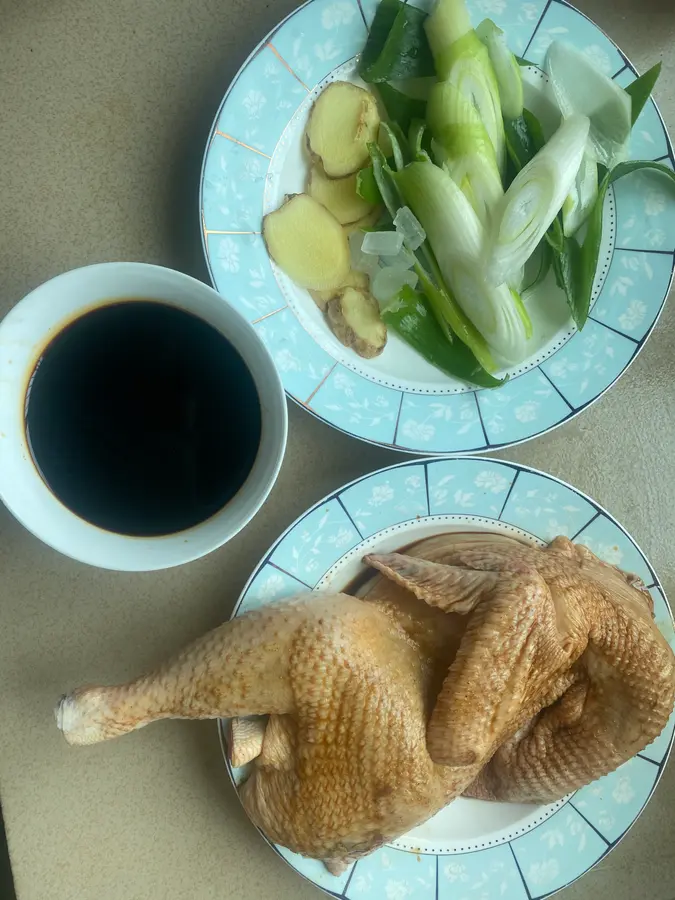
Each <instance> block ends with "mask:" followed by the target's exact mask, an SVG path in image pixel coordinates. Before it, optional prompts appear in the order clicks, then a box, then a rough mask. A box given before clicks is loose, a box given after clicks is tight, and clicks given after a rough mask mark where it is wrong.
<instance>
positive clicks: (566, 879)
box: [220, 457, 675, 900]
mask: <svg viewBox="0 0 675 900" xmlns="http://www.w3.org/2000/svg"><path fill="white" fill-rule="evenodd" d="M467 528H469V529H471V530H490V531H502V532H504V533H506V534H512V535H513V534H515V535H518V536H520V537H521V538H524V539H526V540H530V541H534V542H536V543H539V544H541V543H543V542H546V541H549V540H551V539H552V538H553V537H555V536H556V535H559V534H564V535H567V536H568V537H570V538H572V539H574V540H575V541H576V542H578V543H581V544H585V545H586V546H588V547H590V548H591V549H592V550H593V551H594V552H595V553H596V554H597V555H598V556H600V557H601V558H603V559H605V560H606V561H608V562H611V563H615V564H617V565H620V566H622V567H623V568H625V569H627V570H629V571H631V572H635V573H636V574H638V575H639V576H640V577H641V578H642V579H643V581H644V583H645V584H646V585H648V587H649V591H650V593H651V595H652V597H653V599H654V609H655V616H656V621H657V624H658V626H659V627H660V628H661V630H662V631H663V633H664V634H665V635H666V636H667V638H668V639H669V641H670V644H671V646H674V647H675V631H674V630H673V618H672V614H671V611H670V608H669V606H668V603H667V601H666V598H665V595H664V593H663V589H662V587H661V585H660V583H659V581H658V578H657V576H656V574H655V573H654V570H653V569H652V567H651V566H650V564H649V562H648V560H647V558H646V557H645V555H644V554H643V553H642V551H641V550H640V548H639V547H638V546H637V544H636V543H635V542H634V541H633V540H632V538H631V537H630V536H629V535H628V534H627V533H626V531H624V529H623V528H622V527H621V526H620V525H619V524H618V523H617V522H616V521H615V520H614V519H613V518H612V516H611V515H610V514H609V513H607V512H606V511H605V510H604V509H602V507H600V506H599V505H598V504H597V503H595V502H594V501H593V500H591V499H590V498H589V497H586V496H585V495H584V494H582V493H581V492H580V491H577V490H576V489H575V488H573V487H571V486H570V485H567V484H565V483H564V482H562V481H559V480H558V479H557V478H553V477H552V476H550V475H545V474H544V473H542V472H538V471H536V470H534V469H529V468H527V467H525V466H520V465H517V464H514V463H506V462H500V461H497V460H495V459H488V458H481V457H465V458H451V457H447V458H444V459H427V460H416V461H412V462H405V463H400V464H398V465H395V466H392V467H391V468H387V469H382V470H381V471H379V472H375V473H373V474H371V475H366V476H364V477H363V478H360V479H358V480H357V481H354V482H352V483H351V484H348V485H345V486H344V487H343V488H341V489H339V490H338V491H336V492H335V493H333V494H331V495H329V496H328V497H325V498H324V499H323V500H321V501H320V502H319V503H317V504H316V505H315V506H313V507H312V508H311V509H310V510H308V511H307V512H306V513H305V514H304V515H302V516H301V517H300V518H299V519H298V520H297V521H296V522H294V523H293V524H292V525H291V526H290V527H289V528H288V529H287V531H286V532H285V533H284V534H283V535H282V536H281V537H280V538H279V540H278V541H277V542H276V543H275V544H274V546H273V547H272V548H271V549H270V551H269V552H268V553H267V554H266V556H265V557H264V559H263V560H262V561H261V562H260V564H259V565H258V567H257V568H256V570H255V572H254V573H253V575H252V576H251V579H250V580H249V582H248V584H247V585H246V587H245V588H244V591H243V593H242V596H241V597H240V599H239V602H238V604H237V606H236V607H235V611H234V615H240V614H241V613H243V612H245V611H247V610H250V609H255V608H257V607H260V606H261V605H263V604H266V603H270V602H272V601H273V600H279V599H283V598H285V597H289V596H292V595H294V594H297V593H300V592H302V591H306V590H307V588H311V589H317V590H326V589H330V590H335V591H338V590H341V589H342V588H344V587H345V586H346V585H347V584H348V583H349V582H350V581H351V580H352V578H354V577H355V576H356V574H357V573H358V572H359V571H360V570H361V569H362V563H361V559H362V557H363V555H364V554H365V553H368V552H386V551H388V550H394V549H397V548H399V547H401V546H404V545H406V544H409V543H411V542H413V541H416V540H419V539H421V538H423V537H426V536H429V535H431V534H436V533H440V532H444V531H450V530H453V529H459V530H462V531H466V530H467ZM223 726H224V723H223V722H221V723H220V731H221V740H224V727H223ZM674 728H675V714H674V715H673V716H672V717H671V720H670V722H669V724H668V726H667V727H666V729H665V730H664V732H663V733H662V734H661V736H660V737H659V738H658V739H657V740H656V741H654V743H653V744H651V745H650V746H649V747H647V748H646V749H645V750H644V751H643V752H642V753H639V754H638V755H637V756H636V757H635V758H634V759H632V760H630V761H629V762H628V763H626V764H625V765H623V766H622V767H621V768H620V769H618V770H617V771H616V772H614V773H612V774H611V775H607V776H606V777H604V778H601V779H599V780H598V781H596V782H594V783H593V784H590V785H588V786H587V787H585V788H582V789H581V790H579V791H577V792H576V793H575V794H573V795H571V796H569V797H566V798H565V799H564V800H562V801H559V802H558V803H554V804H550V805H548V806H536V805H527V804H507V803H494V804H493V803H485V802H481V801H476V800H466V799H463V798H460V799H458V800H455V801H454V802H453V803H451V804H450V805H449V806H448V807H446V808H445V809H444V810H442V811H441V812H440V813H438V814H437V815H436V816H434V817H433V818H432V819H431V820H430V821H429V822H426V823H425V824H423V825H421V826H419V827H418V828H415V829H414V830H413V831H412V832H410V833H409V834H407V835H405V836H404V837H402V838H400V839H399V840H397V841H395V842H394V843H393V844H391V845H389V846H386V847H383V848H382V849H380V850H378V851H376V852H375V853H373V854H371V855H370V856H367V857H365V858H364V859H362V860H359V861H358V862H357V863H356V864H355V865H353V866H351V868H350V869H349V870H348V871H346V872H345V873H344V874H343V875H341V876H340V877H334V876H332V875H330V874H329V873H328V872H327V871H326V869H325V868H324V866H323V864H322V863H320V862H317V861H315V860H310V859H305V858H304V857H301V856H298V855H296V854H294V853H291V852H289V851H288V850H286V849H285V848H283V847H276V848H275V849H276V850H277V851H278V853H279V854H280V855H281V856H282V857H283V858H284V859H285V860H286V861H287V862H288V863H289V864H290V865H291V866H292V867H293V868H294V869H296V871H298V872H299V873H300V874H301V875H303V876H304V877H305V878H307V879H309V880H310V881H312V882H314V883H315V884H316V885H318V886H319V887H320V888H322V889H323V890H324V891H326V892H328V893H330V894H332V895H334V896H337V897H340V898H344V900H362V898H363V900H463V898H471V900H492V898H497V897H498V898H503V900H539V898H542V897H546V896H548V895H549V894H551V893H553V892H555V891H557V890H560V889H561V888H563V887H565V886H566V885H568V884H570V883H571V882H572V881H575V880H576V879H577V878H579V877H580V876H581V875H583V874H584V873H585V872H587V871H588V870H589V869H590V868H592V867H593V866H594V865H595V864H596V863H597V862H599V861H600V860H601V859H603V858H604V857H605V856H606V854H607V853H608V852H609V851H610V850H611V849H612V848H613V847H614V846H616V844H617V843H618V842H619V841H620V840H621V838H622V837H623V836H624V834H625V833H626V832H627V830H628V829H629V828H630V827H631V825H632V824H633V822H634V821H635V820H636V819H637V817H638V815H639V814H640V812H641V811H642V809H643V808H644V806H645V804H646V803H647V801H648V800H649V798H650V796H651V794H652V792H653V790H654V788H655V787H656V784H657V782H658V780H659V777H660V775H661V772H662V770H663V767H664V765H665V763H666V759H667V757H668V753H669V751H670V746H671V743H672V738H673V730H674ZM230 774H231V776H232V778H233V779H234V781H235V783H236V782H237V781H238V780H239V779H240V778H241V777H242V775H243V773H242V771H241V770H236V769H235V770H232V769H230Z"/></svg>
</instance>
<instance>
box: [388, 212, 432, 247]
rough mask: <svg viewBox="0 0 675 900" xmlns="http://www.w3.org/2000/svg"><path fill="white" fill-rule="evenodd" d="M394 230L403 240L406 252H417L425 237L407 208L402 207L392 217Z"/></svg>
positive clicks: (416, 220)
mask: <svg viewBox="0 0 675 900" xmlns="http://www.w3.org/2000/svg"><path fill="white" fill-rule="evenodd" d="M394 228H395V229H396V231H397V232H398V233H399V234H400V235H401V237H402V238H403V242H404V243H405V245H406V247H407V248H408V250H413V251H414V250H419V248H420V247H421V246H422V244H423V243H424V242H425V241H426V239H427V236H426V233H425V231H424V229H423V228H422V226H421V225H420V223H419V221H418V219H417V218H416V217H415V215H414V213H413V211H412V210H411V209H410V207H409V206H402V207H401V208H400V209H399V210H398V212H397V213H396V215H395V216H394Z"/></svg>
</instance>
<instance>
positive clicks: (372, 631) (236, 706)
mask: <svg viewBox="0 0 675 900" xmlns="http://www.w3.org/2000/svg"><path fill="white" fill-rule="evenodd" d="M365 562H366V563H367V564H368V565H369V566H370V567H372V568H373V569H374V570H376V573H374V574H373V575H372V577H370V578H369V580H368V581H367V582H366V583H365V584H363V585H362V586H361V587H360V588H359V589H358V590H357V591H356V593H357V595H358V596H349V595H347V594H306V595H303V596H299V597H297V598H295V599H293V600H290V601H286V602H282V603H278V604H272V605H270V606H267V607H265V608H263V609H261V610H258V611H255V612H250V613H247V614H245V615H242V616H241V617H239V618H236V619H234V620H233V621H231V622H228V623H226V624H224V625H221V626H220V627H219V628H217V629H215V630H214V631H212V632H210V633H209V634H207V635H205V636H204V637H202V638H201V639H199V640H198V641H196V642H195V643H193V644H192V645H190V646H189V647H187V648H186V649H185V650H184V651H183V652H182V653H180V654H179V655H178V656H177V657H175V658H174V659H173V660H170V661H169V662H168V663H166V665H164V666H162V667H161V668H159V669H158V670H157V671H155V672H152V673H150V674H149V675H145V676H143V677H141V678H139V679H137V680H136V681H132V682H130V683H129V684H125V685H122V686H119V687H93V688H92V687H90V688H83V689H80V690H77V691H75V692H74V693H72V694H70V695H68V696H66V697H63V698H62V699H61V701H60V703H59V705H58V707H57V711H56V714H57V721H58V725H59V728H60V729H61V730H62V731H63V733H64V735H65V737H66V740H67V741H69V742H70V743H72V744H91V743H94V742H97V741H102V740H106V739H108V738H111V737H116V736H117V735H121V734H124V733H125V732H128V731H132V730H133V729H136V728H140V727H142V726H144V725H147V724H149V723H150V722H153V721H155V720H157V719H163V718H194V719H202V718H215V717H232V723H231V739H230V754H231V759H232V762H233V764H234V765H241V764H243V763H247V762H252V767H251V773H250V775H249V777H248V779H247V780H246V781H245V782H244V784H243V785H242V787H241V798H242V801H243V803H244V806H245V808H246V810H247V812H248V813H249V815H250V816H251V818H252V819H253V821H254V822H255V824H256V825H258V826H259V827H260V828H261V829H262V830H263V831H264V833H265V834H266V835H267V836H268V837H269V838H270V839H271V840H272V841H275V842H277V843H280V844H282V845H284V846H286V847H288V848H290V849H291V850H294V851H296V852H298V853H302V854H304V855H306V856H311V857H315V858H317V859H322V860H324V862H325V863H326V865H327V866H328V867H329V869H330V870H331V871H338V870H339V869H340V867H342V866H344V865H345V864H346V863H348V862H349V861H351V860H353V859H355V858H358V857H359V856H362V855H364V854H366V853H369V852H371V851H372V850H374V849H375V848H376V847H378V846H380V845H381V844H383V843H385V842H387V841H390V840H392V839H394V838H396V837H398V836H400V835H401V834H403V833H405V832H406V831H408V830H409V829H410V828H412V827H414V826H415V825H417V824H419V823H420V822H422V821H424V820H425V819H427V818H429V817H430V816H432V815H433V814H434V813H436V812H437V811H438V810H439V809H441V808H442V807H443V806H445V805H446V804H447V803H449V802H450V801H451V800H452V799H453V798H455V797H457V796H458V795H460V794H465V795H469V796H473V797H479V798H483V799H496V800H512V801H520V802H524V801H540V802H548V801H553V800H555V799H558V798H560V797H562V796H564V795H565V794H567V793H568V792H570V791H573V790H575V789H577V788H579V787H581V786H582V785H584V784H587V783H588V782H590V781H592V780H594V779H595V778H597V777H599V776H601V775H604V774H606V773H607V772H610V771H612V770H613V769H615V768H616V767H617V766H619V765H620V764H621V763H623V762H624V761H626V760H627V759H629V758H630V757H631V756H633V755H634V754H635V753H636V752H638V751H639V750H641V749H642V748H644V747H645V746H646V745H647V744H648V743H649V742H651V741H652V740H653V739H654V738H655V737H657V736H658V734H659V733H660V732H661V731H662V729H663V728H664V726H665V724H666V722H667V719H668V717H669V715H670V713H671V711H672V709H673V703H674V702H675V657H674V656H673V652H672V651H671V649H670V647H669V646H668V644H667V642H666V640H665V639H664V638H663V637H662V635H661V634H660V633H659V631H658V629H657V628H656V626H655V624H654V621H653V615H652V601H651V597H650V595H649V593H648V592H647V591H646V590H645V588H644V586H643V585H642V583H641V582H640V580H639V579H638V578H637V577H636V576H633V575H628V574H625V573H623V572H621V571H620V570H618V569H616V568H614V567H612V566H610V565H607V564H605V563H603V562H601V561H600V560H599V559H598V558H597V557H595V556H594V555H593V554H592V553H591V552H590V551H589V550H588V549H586V548H585V547H583V546H577V545H574V544H572V543H571V542H570V541H569V540H567V539H566V538H562V537H559V538H556V539H555V540H554V541H553V542H552V543H551V544H550V545H549V546H548V547H547V548H545V549H539V548H536V547H534V546H531V545H528V544H524V543H521V542H520V541H517V540H515V539H512V538H509V537H505V536H503V535H498V534H491V533H450V534H443V535H439V536H436V537H433V538H429V539H426V540H424V541H421V542H420V543H417V544H415V545H413V546H411V547H409V548H407V550H406V552H405V553H388V554H372V555H369V556H367V557H365ZM252 716H263V717H265V718H262V719H260V718H258V719H256V718H246V717H252Z"/></svg>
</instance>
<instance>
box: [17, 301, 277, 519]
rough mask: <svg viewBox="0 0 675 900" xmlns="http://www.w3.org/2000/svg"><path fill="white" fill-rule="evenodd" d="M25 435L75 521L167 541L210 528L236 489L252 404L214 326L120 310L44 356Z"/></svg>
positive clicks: (175, 312)
mask: <svg viewBox="0 0 675 900" xmlns="http://www.w3.org/2000/svg"><path fill="white" fill-rule="evenodd" d="M25 427H26V435H27V438H28V444H29V447H30V449H31V453H32V455H33V459H34V462H35V465H36V466H37V468H38V469H39V471H40V474H41V475H42V478H43V479H44V481H45V483H46V484H47V485H48V487H49V488H50V490H51V491H52V493H53V494H55V495H56V497H58V499H59V500H60V501H61V502H62V503H63V504H65V505H66V506H67V507H68V508H69V509H70V510H72V512H74V513H75V514H76V515H78V516H80V517H81V518H83V519H86V520H87V521H88V522H91V523H92V524H94V525H98V526H99V527H101V528H104V529H106V530H107V531H113V532H117V533H118V534H127V535H142V536H152V535H166V534H172V533H174V532H178V531H183V530H185V529H186V528H190V527H191V526H193V525H196V524H198V523H199V522H203V521H204V520H205V519H208V518H209V516H211V515H213V514H214V513H216V512H217V511H218V510H220V509H222V507H223V506H225V504H226V503H227V502H228V501H229V500H230V499H231V498H232V497H233V496H234V494H235V493H236V492H237V491H238V489H239V488H240V487H241V486H242V485H243V483H244V481H245V480H246V478H247V476H248V474H249V472H250V471H251V469H252V467H253V463H254V462H255V458H256V455H257V452H258V447H259V444H260V432H261V417H260V401H259V399H258V394H257V391H256V387H255V384H254V381H253V378H252V376H251V374H250V373H249V371H248V369H247V368H246V366H245V365H244V362H243V360H242V358H241V357H240V356H239V354H238V353H237V351H236V350H235V349H234V347H233V346H232V345H231V344H230V342H229V341H228V340H227V339H226V338H225V337H224V336H223V335H222V334H220V332H218V331H217V330H216V329H215V328H213V327H212V326H211V325H208V324H207V323H206V322H204V321H203V320H202V319H199V318H197V317H196V316H193V315H191V314H190V313H187V312H184V311H183V310H180V309H176V308H175V307H173V306H169V305H166V304H163V303H159V302H153V301H147V300H124V301H120V302H116V303H111V304H110V305H108V306H104V307H100V308H98V309H95V310H92V311H91V312H88V313H85V314H84V315H82V316H81V317H80V318H78V319H75V320H74V321H73V322H71V323H70V324H69V325H67V326H66V327H65V328H64V329H63V330H62V331H61V332H60V333H59V334H58V335H57V336H56V337H55V338H54V339H53V340H52V342H51V343H50V344H49V345H48V346H47V347H46V348H45V350H44V352H43V354H42V356H41V357H40V359H39V360H38V363H37V365H36V367H35V369H34V371H33V374H32V377H31V379H30V382H29V385H28V390H27V393H26V406H25Z"/></svg>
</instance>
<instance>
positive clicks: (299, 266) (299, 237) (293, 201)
mask: <svg viewBox="0 0 675 900" xmlns="http://www.w3.org/2000/svg"><path fill="white" fill-rule="evenodd" d="M263 238H264V240H265V244H266V245H267V249H268V251H269V254H270V256H271V257H272V259H273V260H274V261H275V263H276V264H277V265H278V266H279V268H281V269H283V270H284V272H285V273H286V274H287V275H288V277H289V278H292V279H293V281H294V282H295V283H296V284H297V285H299V286H300V287H304V288H310V289H312V290H316V291H326V290H335V289H337V288H339V287H340V286H341V285H343V284H344V283H345V281H346V279H347V277H348V276H349V271H350V258H349V246H348V244H347V237H346V235H345V233H344V231H343V230H342V226H341V225H340V223H339V222H338V220H337V219H336V218H335V216H334V215H333V214H332V213H330V212H328V210H327V209H326V207H325V206H322V205H321V204H320V203H319V202H318V201H316V200H314V198H313V197H310V196H309V195H308V194H295V195H294V196H292V197H290V198H289V199H288V200H286V202H285V203H284V204H283V205H282V206H280V207H279V209H277V210H275V211H274V212H271V213H268V215H266V216H265V217H264V219H263Z"/></svg>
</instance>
